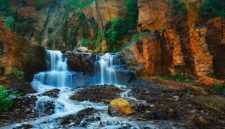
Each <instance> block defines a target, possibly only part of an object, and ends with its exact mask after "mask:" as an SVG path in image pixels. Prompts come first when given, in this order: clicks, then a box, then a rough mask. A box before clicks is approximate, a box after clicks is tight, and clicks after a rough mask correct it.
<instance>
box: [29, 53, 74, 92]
mask: <svg viewBox="0 0 225 129" xmlns="http://www.w3.org/2000/svg"><path fill="white" fill-rule="evenodd" d="M47 55H48V57H47V58H48V60H47V64H48V69H49V71H47V72H40V73H38V74H36V75H35V76H34V81H33V82H32V85H33V87H35V89H40V88H37V87H39V86H40V85H42V86H49V87H51V86H53V87H72V86H73V83H74V79H73V76H74V72H70V71H68V66H67V58H66V57H65V56H64V54H63V53H62V52H60V51H52V50H47Z"/></svg>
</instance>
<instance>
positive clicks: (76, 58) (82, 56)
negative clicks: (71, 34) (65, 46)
mask: <svg viewBox="0 0 225 129" xmlns="http://www.w3.org/2000/svg"><path fill="white" fill-rule="evenodd" d="M67 58H68V65H69V68H70V69H71V70H72V71H76V72H83V73H84V74H92V73H93V72H94V62H95V60H96V58H95V55H93V54H89V53H68V54H67Z"/></svg>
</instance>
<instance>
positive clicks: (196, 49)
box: [125, 0, 225, 77]
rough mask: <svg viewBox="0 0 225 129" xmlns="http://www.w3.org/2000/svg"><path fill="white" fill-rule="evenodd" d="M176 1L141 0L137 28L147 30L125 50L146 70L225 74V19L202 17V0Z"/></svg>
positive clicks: (157, 72) (151, 72)
mask: <svg viewBox="0 0 225 129" xmlns="http://www.w3.org/2000/svg"><path fill="white" fill-rule="evenodd" d="M175 3H176V4H174V3H173V1H166V0H157V1H154V0H153V1H148V0H138V7H139V17H138V30H139V32H140V33H143V32H144V31H145V34H142V36H141V38H140V40H138V41H133V42H132V43H131V44H130V45H128V47H126V49H125V51H127V50H129V51H130V53H133V55H134V59H135V60H137V62H138V63H141V64H143V68H144V69H143V71H144V72H143V73H144V74H148V75H154V74H159V73H175V72H183V73H189V74H193V75H197V76H206V75H207V74H209V73H215V74H217V75H218V76H220V77H222V76H223V77H224V75H225V71H224V66H225V65H224V61H225V57H222V56H221V55H223V53H224V51H225V49H224V43H223V42H224V36H223V35H224V19H223V18H215V19H210V20H208V21H200V18H199V13H198V11H199V8H200V5H201V4H202V3H201V1H199V0H194V1H186V2H184V3H181V2H179V1H176V2H175ZM184 6H185V7H186V9H184ZM146 33H148V35H151V36H146ZM152 35H154V36H152ZM126 53H127V52H125V55H127V54H126ZM219 53H220V54H219ZM133 62H135V61H133Z"/></svg>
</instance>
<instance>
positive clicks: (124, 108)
mask: <svg viewBox="0 0 225 129" xmlns="http://www.w3.org/2000/svg"><path fill="white" fill-rule="evenodd" d="M108 113H109V115H111V116H114V115H125V116H127V115H130V114H132V113H133V110H132V107H131V104H130V103H129V102H128V101H127V100H125V99H122V98H118V99H114V100H112V101H111V102H110V106H109V109H108Z"/></svg>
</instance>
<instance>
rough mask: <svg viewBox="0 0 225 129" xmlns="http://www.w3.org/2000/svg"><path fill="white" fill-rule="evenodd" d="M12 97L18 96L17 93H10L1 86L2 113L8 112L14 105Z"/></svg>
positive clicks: (0, 106)
mask: <svg viewBox="0 0 225 129" xmlns="http://www.w3.org/2000/svg"><path fill="white" fill-rule="evenodd" d="M12 96H17V94H16V92H9V91H8V90H6V89H5V88H4V87H3V86H2V85H0V112H2V111H7V110H8V109H9V108H11V107H12V105H13V100H12Z"/></svg>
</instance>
